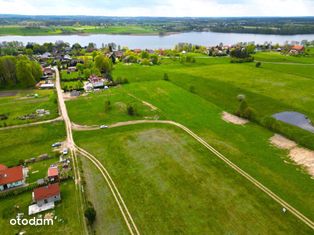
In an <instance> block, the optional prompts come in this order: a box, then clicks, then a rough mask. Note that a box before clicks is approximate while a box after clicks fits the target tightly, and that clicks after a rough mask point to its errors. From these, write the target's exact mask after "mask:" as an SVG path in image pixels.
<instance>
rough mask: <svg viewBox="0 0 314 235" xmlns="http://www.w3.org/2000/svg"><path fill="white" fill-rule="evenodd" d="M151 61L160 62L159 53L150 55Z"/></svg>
mask: <svg viewBox="0 0 314 235" xmlns="http://www.w3.org/2000/svg"><path fill="white" fill-rule="evenodd" d="M150 61H151V62H152V63H153V64H158V62H159V59H158V56H157V55H155V54H154V55H151V56H150Z"/></svg>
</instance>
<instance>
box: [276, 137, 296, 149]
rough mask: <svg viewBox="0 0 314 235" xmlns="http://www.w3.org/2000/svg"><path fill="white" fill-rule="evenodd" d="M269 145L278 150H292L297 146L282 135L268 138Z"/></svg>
mask: <svg viewBox="0 0 314 235" xmlns="http://www.w3.org/2000/svg"><path fill="white" fill-rule="evenodd" d="M270 143H271V144H273V145H275V146H276V147H277V148H280V149H287V150H290V149H292V148H295V147H296V146H297V143H296V142H294V141H292V140H289V139H287V138H285V137H283V136H282V135H279V134H275V135H274V136H273V137H271V138H270Z"/></svg>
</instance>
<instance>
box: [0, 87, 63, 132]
mask: <svg viewBox="0 0 314 235" xmlns="http://www.w3.org/2000/svg"><path fill="white" fill-rule="evenodd" d="M1 93H2V94H5V92H4V91H1V92H0V94H1ZM9 93H11V94H10V95H12V96H2V97H1V96H0V110H1V111H0V114H6V115H8V119H6V120H0V126H1V127H2V126H12V125H19V124H25V123H30V122H38V121H43V120H48V119H53V118H56V117H57V116H58V108H57V97H56V94H55V93H54V91H52V90H18V91H12V92H9ZM33 94H38V95H39V96H38V98H34V97H32V96H28V95H33ZM37 109H45V110H49V111H50V115H45V116H43V117H37V118H35V119H28V120H20V119H18V118H19V117H20V116H23V115H27V114H31V113H35V112H36V110H37Z"/></svg>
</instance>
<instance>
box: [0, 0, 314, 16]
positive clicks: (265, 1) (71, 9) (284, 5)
mask: <svg viewBox="0 0 314 235" xmlns="http://www.w3.org/2000/svg"><path fill="white" fill-rule="evenodd" d="M0 6H1V7H0V13H1V14H25V15H28V14H31V15H101V16H192V17H196V16H207V17H217V16H311V15H312V16H313V12H314V1H313V0H89V1H86V0H58V1H52V0H49V1H44V0H0Z"/></svg>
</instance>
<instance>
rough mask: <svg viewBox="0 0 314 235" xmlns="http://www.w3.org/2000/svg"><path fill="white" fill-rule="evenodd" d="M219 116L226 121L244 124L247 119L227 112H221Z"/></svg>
mask: <svg viewBox="0 0 314 235" xmlns="http://www.w3.org/2000/svg"><path fill="white" fill-rule="evenodd" d="M221 118H222V119H223V120H224V121H225V122H228V123H232V124H235V125H244V124H246V123H248V122H249V121H248V120H246V119H244V118H240V117H238V116H235V115H233V114H231V113H227V112H222V116H221Z"/></svg>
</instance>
